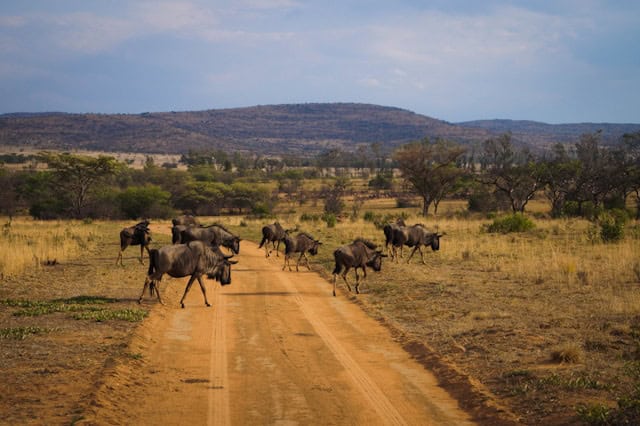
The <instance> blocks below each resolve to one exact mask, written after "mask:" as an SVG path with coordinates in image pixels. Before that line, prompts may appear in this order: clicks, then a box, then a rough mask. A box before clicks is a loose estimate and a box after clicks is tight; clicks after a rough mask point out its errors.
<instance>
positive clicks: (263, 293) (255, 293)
mask: <svg viewBox="0 0 640 426" xmlns="http://www.w3.org/2000/svg"><path fill="white" fill-rule="evenodd" d="M296 294H298V293H292V292H290V291H253V292H247V293H224V294H223V296H294V295H296Z"/></svg>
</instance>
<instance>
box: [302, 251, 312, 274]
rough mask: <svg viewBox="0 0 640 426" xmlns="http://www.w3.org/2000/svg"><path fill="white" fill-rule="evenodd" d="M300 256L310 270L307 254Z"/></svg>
mask: <svg viewBox="0 0 640 426" xmlns="http://www.w3.org/2000/svg"><path fill="white" fill-rule="evenodd" d="M302 256H303V257H304V261H305V262H306V264H307V269H308V270H311V265H309V258H308V257H307V253H306V252H304V253H302Z"/></svg>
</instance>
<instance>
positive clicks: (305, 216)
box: [300, 213, 320, 222]
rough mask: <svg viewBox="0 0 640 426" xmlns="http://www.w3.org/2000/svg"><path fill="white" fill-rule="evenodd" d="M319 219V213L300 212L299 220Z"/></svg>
mask: <svg viewBox="0 0 640 426" xmlns="http://www.w3.org/2000/svg"><path fill="white" fill-rule="evenodd" d="M319 220H320V215H319V214H313V213H302V214H301V215H300V222H317V221H319Z"/></svg>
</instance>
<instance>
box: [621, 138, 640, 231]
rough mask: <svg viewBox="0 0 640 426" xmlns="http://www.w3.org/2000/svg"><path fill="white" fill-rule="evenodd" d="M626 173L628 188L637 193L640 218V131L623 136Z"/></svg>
mask: <svg viewBox="0 0 640 426" xmlns="http://www.w3.org/2000/svg"><path fill="white" fill-rule="evenodd" d="M622 139H623V143H624V144H623V148H622V149H623V153H624V175H625V177H626V183H627V188H626V189H627V190H625V191H624V192H625V199H626V194H627V193H629V192H633V193H635V197H636V219H640V132H635V133H631V134H625V135H624V136H623V137H622Z"/></svg>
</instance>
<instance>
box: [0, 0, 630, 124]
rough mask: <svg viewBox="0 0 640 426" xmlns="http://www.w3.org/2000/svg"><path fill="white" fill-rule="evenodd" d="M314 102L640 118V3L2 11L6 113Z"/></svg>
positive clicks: (199, 3) (277, 1)
mask: <svg viewBox="0 0 640 426" xmlns="http://www.w3.org/2000/svg"><path fill="white" fill-rule="evenodd" d="M314 102H356V103H370V104H377V105H384V106H392V107H398V108H402V109H407V110H410V111H413V112H416V113H418V114H424V115H427V116H430V117H433V118H438V119H442V120H446V121H449V122H461V121H469V120H479V119H496V118H499V119H514V120H535V121H542V122H546V123H581V122H598V123H599V122H611V123H640V1H637V0H630V1H626V0H620V1H604V0H540V1H507V0H483V1H478V0H433V1H430V0H424V1H418V0H371V1H365V0H342V1H340V0H338V1H334V0H233V1H217V0H209V1H204V0H185V1H144V0H140V1H135V0H55V1H52V0H42V1H36V0H20V1H3V2H1V3H0V114H2V113H11V112H45V111H60V112H71V113H142V112H160V111H196V110H205V109H220V108H236V107H246V106H254V105H271V104H289V103H314Z"/></svg>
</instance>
